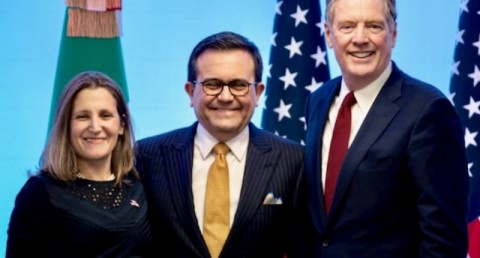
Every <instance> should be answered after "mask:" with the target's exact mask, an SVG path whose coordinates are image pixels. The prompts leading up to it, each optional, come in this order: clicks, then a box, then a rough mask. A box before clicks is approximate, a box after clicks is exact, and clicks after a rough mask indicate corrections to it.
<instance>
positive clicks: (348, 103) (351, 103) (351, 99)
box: [342, 91, 357, 107]
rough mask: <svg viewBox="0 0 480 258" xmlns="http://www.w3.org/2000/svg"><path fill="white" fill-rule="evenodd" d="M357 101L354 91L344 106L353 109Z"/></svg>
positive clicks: (347, 97)
mask: <svg viewBox="0 0 480 258" xmlns="http://www.w3.org/2000/svg"><path fill="white" fill-rule="evenodd" d="M356 102H357V100H356V99H355V95H353V91H350V92H349V93H348V94H347V95H346V96H345V98H344V99H343V103H342V106H345V107H351V106H353V104H355V103H356Z"/></svg>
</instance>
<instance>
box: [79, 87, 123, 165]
mask: <svg viewBox="0 0 480 258" xmlns="http://www.w3.org/2000/svg"><path fill="white" fill-rule="evenodd" d="M123 133H124V127H123V125H122V123H121V119H120V116H119V114H118V111H117V102H116V100H115V99H114V98H113V96H112V94H111V93H110V92H109V91H108V90H107V89H105V88H102V87H96V88H85V89H83V90H81V91H80V92H79V93H78V94H77V96H76V97H75V100H74V102H73V107H72V113H71V120H70V142H71V143H72V145H73V149H74V150H75V155H76V158H77V163H78V165H79V167H84V166H89V165H92V164H96V165H98V164H104V165H108V166H109V165H110V160H111V156H112V152H113V149H114V148H115V146H116V144H117V141H118V137H119V135H123Z"/></svg>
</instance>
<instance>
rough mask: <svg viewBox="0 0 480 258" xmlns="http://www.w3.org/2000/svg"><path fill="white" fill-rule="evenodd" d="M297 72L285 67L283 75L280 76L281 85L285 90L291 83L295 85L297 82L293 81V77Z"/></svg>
mask: <svg viewBox="0 0 480 258" xmlns="http://www.w3.org/2000/svg"><path fill="white" fill-rule="evenodd" d="M297 74H298V73H291V72H290V70H289V69H288V68H287V69H285V75H284V76H282V77H280V78H279V79H280V81H283V82H284V84H283V87H284V89H285V90H286V89H287V88H288V86H290V85H292V86H293V87H296V86H297V84H296V83H295V77H297Z"/></svg>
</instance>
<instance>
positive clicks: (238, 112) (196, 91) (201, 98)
mask: <svg viewBox="0 0 480 258" xmlns="http://www.w3.org/2000/svg"><path fill="white" fill-rule="evenodd" d="M196 67H197V78H196V80H197V81H204V80H207V79H216V80H220V81H223V82H226V83H228V82H230V81H233V80H242V81H247V82H250V83H253V82H254V81H255V67H254V61H253V57H252V56H251V55H250V54H249V53H248V52H247V51H245V50H238V49H237V50H228V51H221V50H213V49H208V50H206V51H204V52H203V53H202V54H201V55H200V56H199V57H198V59H197V61H196ZM249 87H250V88H249V92H248V93H247V94H246V95H245V96H233V95H232V94H231V93H230V91H229V90H228V89H227V87H224V88H223V90H222V92H221V93H220V95H218V96H208V95H206V94H205V93H204V92H203V89H202V85H201V84H200V83H198V84H197V85H194V84H192V83H191V82H187V83H186V85H185V90H186V92H187V93H188V95H189V97H190V103H191V106H193V108H194V110H195V115H196V116H197V119H198V121H199V122H200V124H202V126H203V127H205V129H206V130H207V131H208V132H209V133H210V134H212V136H214V137H215V138H216V139H217V140H219V141H228V140H229V139H231V138H233V137H235V136H236V135H237V134H238V133H240V132H241V131H242V130H243V129H244V128H245V127H246V126H247V125H248V123H249V121H250V119H251V117H252V115H253V112H254V110H255V107H256V106H257V103H258V99H259V97H260V95H261V94H262V92H263V90H264V85H263V84H262V83H258V84H257V85H256V86H253V85H251V86H249Z"/></svg>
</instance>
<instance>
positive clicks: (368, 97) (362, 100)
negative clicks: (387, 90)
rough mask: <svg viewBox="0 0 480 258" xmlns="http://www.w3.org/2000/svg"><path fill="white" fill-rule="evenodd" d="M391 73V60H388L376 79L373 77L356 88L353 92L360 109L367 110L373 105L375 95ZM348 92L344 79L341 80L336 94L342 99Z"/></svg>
mask: <svg viewBox="0 0 480 258" xmlns="http://www.w3.org/2000/svg"><path fill="white" fill-rule="evenodd" d="M391 73H392V62H390V63H389V64H388V65H387V67H386V68H385V70H384V71H383V72H382V73H381V74H380V76H378V78H377V79H375V80H374V81H373V82H371V83H370V84H368V85H367V86H365V87H363V88H361V89H359V90H357V91H355V92H354V95H355V99H356V100H357V104H358V106H359V107H360V109H362V110H369V109H370V107H371V106H372V105H373V102H374V101H375V98H376V97H377V95H378V93H379V92H380V90H381V89H382V87H383V85H385V82H387V80H388V77H389V76H390V74H391ZM349 92H350V90H349V89H348V86H347V84H346V83H345V80H342V84H341V88H340V93H339V94H338V96H339V97H340V99H343V98H344V97H345V95H347V94H348V93H349Z"/></svg>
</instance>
